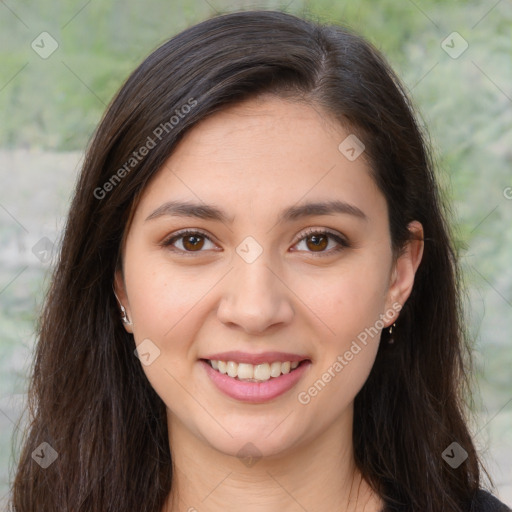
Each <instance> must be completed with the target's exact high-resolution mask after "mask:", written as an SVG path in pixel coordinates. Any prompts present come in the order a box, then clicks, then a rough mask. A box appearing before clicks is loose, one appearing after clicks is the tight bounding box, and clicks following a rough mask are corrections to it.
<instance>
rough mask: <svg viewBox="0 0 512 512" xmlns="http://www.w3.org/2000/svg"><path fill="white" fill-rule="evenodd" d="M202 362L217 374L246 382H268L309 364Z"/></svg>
mask: <svg viewBox="0 0 512 512" xmlns="http://www.w3.org/2000/svg"><path fill="white" fill-rule="evenodd" d="M202 361H205V362H206V363H208V364H209V365H210V366H211V367H212V368H213V369H214V370H216V371H217V372H219V373H221V374H226V375H228V376H229V377H231V378H233V379H236V380H240V381H245V382H266V381H268V380H271V379H277V378H278V377H281V376H282V375H286V374H287V373H291V372H293V371H295V370H296V369H297V368H298V367H299V366H301V365H302V364H304V363H306V362H309V359H304V360H303V361H300V362H299V361H293V362H292V361H285V362H281V361H274V362H269V363H262V364H249V363H236V362H235V361H219V360H211V359H202Z"/></svg>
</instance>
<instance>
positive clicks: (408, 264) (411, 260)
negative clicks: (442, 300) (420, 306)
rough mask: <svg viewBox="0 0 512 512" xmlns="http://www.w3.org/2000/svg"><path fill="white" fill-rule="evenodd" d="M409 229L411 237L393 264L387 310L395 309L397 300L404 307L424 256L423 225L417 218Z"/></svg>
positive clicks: (394, 319)
mask: <svg viewBox="0 0 512 512" xmlns="http://www.w3.org/2000/svg"><path fill="white" fill-rule="evenodd" d="M408 229H409V232H410V233H411V237H410V239H409V241H408V242H407V243H406V246H405V247H404V248H403V250H402V252H401V254H400V255H399V256H398V258H397V260H396V262H395V264H394V266H393V271H392V273H391V280H390V284H389V289H388V293H387V299H386V310H395V308H393V307H392V306H393V304H396V303H397V302H398V303H399V304H400V306H402V307H403V305H404V304H405V302H406V301H407V299H408V298H409V295H410V294H411V292H412V288H413V285H414V276H415V275H416V270H418V267H419V265H420V263H421V258H422V256H423V246H424V242H423V226H422V225H421V223H420V222H418V221H416V220H415V221H413V222H410V223H409V225H408ZM397 318H398V316H396V317H395V318H393V319H392V320H391V321H390V322H389V325H391V324H393V323H394V322H396V320H397ZM386 327H387V326H386Z"/></svg>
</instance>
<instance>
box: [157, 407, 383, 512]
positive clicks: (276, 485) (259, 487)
mask: <svg viewBox="0 0 512 512" xmlns="http://www.w3.org/2000/svg"><path fill="white" fill-rule="evenodd" d="M168 426H169V432H170V434H169V442H170V447H171V454H172V459H173V479H172V482H173V483H172V490H171V493H170V494H169V496H168V499H167V502H166V505H165V507H164V509H163V511H162V512H200V511H201V510H208V511H209V512H231V511H233V512H234V511H239V510H240V509H241V508H243V510H244V512H298V511H304V510H307V511H309V512H314V511H325V510H337V511H344V512H345V511H346V512H349V511H350V512H360V511H361V512H363V511H364V512H380V511H381V510H382V508H383V502H382V501H381V499H380V498H379V497H378V496H377V495H376V494H375V493H374V492H373V491H372V489H371V488H370V486H369V485H368V483H367V482H366V481H365V480H364V479H363V478H362V475H361V473H360V472H359V470H358V469H357V468H356V465H355V462H354V456H353V449H352V416H351V415H350V417H347V418H345V419H342V421H341V424H340V423H339V422H337V423H335V424H333V425H332V426H331V427H330V431H326V432H324V433H323V435H322V436H319V437H318V438H316V439H313V440H310V441H309V442H304V443H303V444H301V445H297V446H294V447H293V448H292V449H290V450H288V451H287V452H282V453H279V454H278V455H273V456H267V457H261V458H259V459H258V458H255V459H252V460H250V459H248V458H245V457H244V458H240V457H237V456H236V455H235V456H232V455H227V454H225V453H222V452H219V451H218V450H216V449H215V448H213V447H212V446H211V445H210V444H207V443H205V442H204V441H203V440H202V439H199V438H197V437H196V436H194V434H193V433H191V432H190V430H188V429H187V428H186V427H185V425H183V423H181V422H180V421H179V420H178V419H177V418H176V417H175V416H173V415H172V414H171V413H170V412H169V411H168ZM171 433H172V434H171ZM344 434H345V435H344ZM257 442H258V441H257V440H256V441H255V443H257Z"/></svg>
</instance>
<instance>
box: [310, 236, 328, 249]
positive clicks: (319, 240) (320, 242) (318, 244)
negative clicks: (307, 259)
mask: <svg viewBox="0 0 512 512" xmlns="http://www.w3.org/2000/svg"><path fill="white" fill-rule="evenodd" d="M307 239H309V240H311V243H308V242H306V245H307V246H308V249H311V250H312V251H314V252H316V251H317V249H318V250H320V251H322V250H324V249H325V248H326V247H327V246H328V245H329V240H328V237H327V236H325V235H309V236H307V237H306V240H307Z"/></svg>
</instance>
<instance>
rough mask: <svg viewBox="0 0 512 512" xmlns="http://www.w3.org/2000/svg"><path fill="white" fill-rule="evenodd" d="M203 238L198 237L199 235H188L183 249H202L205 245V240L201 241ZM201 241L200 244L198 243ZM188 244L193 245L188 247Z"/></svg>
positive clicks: (184, 239)
mask: <svg viewBox="0 0 512 512" xmlns="http://www.w3.org/2000/svg"><path fill="white" fill-rule="evenodd" d="M202 238H203V237H202V236H198V235H188V236H186V237H184V238H183V247H185V249H187V250H188V249H190V248H192V249H193V250H194V249H197V248H199V249H201V248H202V247H203V245H204V239H203V240H200V239H202ZM194 239H195V240H196V241H195V242H193V241H191V240H194ZM198 239H199V242H198V241H197V240H198ZM188 244H191V246H188Z"/></svg>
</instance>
